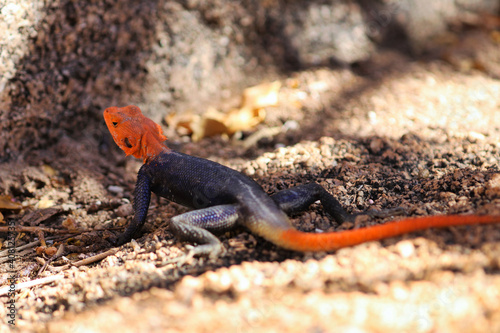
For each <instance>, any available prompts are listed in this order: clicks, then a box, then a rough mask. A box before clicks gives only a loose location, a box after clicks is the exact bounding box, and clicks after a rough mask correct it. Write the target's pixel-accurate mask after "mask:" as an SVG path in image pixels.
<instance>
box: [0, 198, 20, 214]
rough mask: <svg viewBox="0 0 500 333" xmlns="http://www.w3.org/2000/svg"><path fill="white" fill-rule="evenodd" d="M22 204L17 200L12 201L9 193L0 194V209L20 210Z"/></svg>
mask: <svg viewBox="0 0 500 333" xmlns="http://www.w3.org/2000/svg"><path fill="white" fill-rule="evenodd" d="M21 208H23V206H22V205H21V204H20V203H19V202H15V201H13V199H12V197H11V196H10V195H0V209H4V210H21Z"/></svg>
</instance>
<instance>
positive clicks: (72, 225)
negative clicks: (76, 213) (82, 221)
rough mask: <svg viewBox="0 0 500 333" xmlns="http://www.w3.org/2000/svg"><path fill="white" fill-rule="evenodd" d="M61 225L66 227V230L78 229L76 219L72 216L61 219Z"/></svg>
mask: <svg viewBox="0 0 500 333" xmlns="http://www.w3.org/2000/svg"><path fill="white" fill-rule="evenodd" d="M62 226H63V227H65V228H66V229H68V231H71V232H73V231H78V226H77V225H76V221H75V219H74V218H72V217H68V218H67V219H66V220H64V221H63V223H62Z"/></svg>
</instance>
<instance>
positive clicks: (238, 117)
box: [225, 106, 266, 134]
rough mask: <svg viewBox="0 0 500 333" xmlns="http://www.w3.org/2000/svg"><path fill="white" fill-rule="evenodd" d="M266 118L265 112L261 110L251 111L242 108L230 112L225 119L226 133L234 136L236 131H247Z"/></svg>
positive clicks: (247, 108)
mask: <svg viewBox="0 0 500 333" xmlns="http://www.w3.org/2000/svg"><path fill="white" fill-rule="evenodd" d="M265 118H266V111H265V110H264V109H262V108H256V109H252V108H249V107H246V106H244V107H242V108H241V109H235V110H231V111H230V112H229V113H228V114H227V117H226V119H225V124H226V126H227V133H228V134H234V133H235V132H238V131H245V130H248V129H250V128H252V127H254V126H256V125H257V124H259V123H261V122H262V121H263V120H264V119H265Z"/></svg>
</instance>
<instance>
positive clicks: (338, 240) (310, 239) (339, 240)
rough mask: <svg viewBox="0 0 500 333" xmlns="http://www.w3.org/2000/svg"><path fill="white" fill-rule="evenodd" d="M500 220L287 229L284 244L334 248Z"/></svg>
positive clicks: (431, 219)
mask: <svg viewBox="0 0 500 333" xmlns="http://www.w3.org/2000/svg"><path fill="white" fill-rule="evenodd" d="M490 223H500V216H494V215H440V216H424V217H417V218H409V219H404V220H400V221H394V222H388V223H385V224H381V225H377V226H373V227H367V228H360V229H355V230H348V231H340V232H325V233H308V232H302V231H298V230H295V229H289V230H286V231H283V232H282V234H281V237H280V239H279V244H278V245H280V246H282V247H284V248H287V249H289V250H295V251H332V250H336V249H340V248H343V247H348V246H353V245H357V244H361V243H364V242H368V241H373V240H380V239H384V238H389V237H393V236H398V235H402V234H406V233H409V232H412V231H417V230H424V229H429V228H443V227H450V226H458V225H470V224H490Z"/></svg>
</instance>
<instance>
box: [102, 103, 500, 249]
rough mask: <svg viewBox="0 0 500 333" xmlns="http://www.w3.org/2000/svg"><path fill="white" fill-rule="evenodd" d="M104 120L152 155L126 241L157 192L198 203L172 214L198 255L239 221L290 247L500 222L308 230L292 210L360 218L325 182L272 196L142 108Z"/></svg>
mask: <svg viewBox="0 0 500 333" xmlns="http://www.w3.org/2000/svg"><path fill="white" fill-rule="evenodd" d="M104 119H105V121H106V125H107V127H108V129H109V131H110V132H111V135H112V136H113V139H114V141H115V142H116V144H117V145H118V146H119V147H120V148H121V149H122V150H123V151H124V152H125V153H126V154H127V156H129V155H132V156H134V157H136V158H142V159H143V160H144V164H143V165H142V167H141V168H140V170H139V172H138V175H137V183H136V186H135V190H134V199H133V208H134V217H133V220H132V221H131V223H130V225H129V226H128V228H127V229H126V231H125V232H124V233H123V234H121V235H120V237H119V239H118V244H124V243H126V242H128V241H130V240H131V239H132V237H133V236H134V235H135V234H136V233H137V232H138V231H139V230H140V229H141V227H142V226H143V224H144V222H145V221H146V216H147V212H148V208H149V203H150V199H151V192H153V193H155V194H157V195H159V196H161V197H164V198H167V199H168V200H170V201H174V202H176V203H179V204H181V205H184V206H187V207H190V208H194V209H195V210H192V211H189V212H187V213H184V214H181V215H178V216H175V217H173V218H172V219H171V220H170V229H171V231H172V232H173V233H174V234H175V235H177V236H178V237H180V238H181V239H184V240H189V241H192V242H196V243H197V244H198V246H196V247H195V248H194V249H193V254H194V255H213V256H217V255H218V254H220V253H221V251H222V250H223V246H222V243H221V242H220V241H219V239H218V238H217V237H216V236H214V234H213V232H221V231H225V230H228V229H230V228H232V227H234V226H236V225H242V226H244V227H246V228H248V229H249V230H250V231H251V232H252V233H254V234H256V235H258V236H261V237H262V238H264V239H266V240H268V241H270V242H272V243H274V244H276V245H278V246H281V247H283V248H286V249H290V250H295V251H332V250H336V249H339V248H342V247H347V246H353V245H356V244H360V243H363V242H367V241H372V240H380V239H383V238H388V237H391V236H396V235H401V234H404V233H409V232H412V231H416V230H422V229H428V228H434V227H447V226H457V225H467V224H486V223H498V222H500V216H490V215H441V216H425V217H417V218H407V219H403V220H400V221H396V222H388V223H385V224H381V225H377V226H372V227H366V228H359V229H355V230H348V231H341V232H324V233H308V232H301V231H298V230H296V229H295V228H293V227H292V225H291V223H290V220H289V219H288V216H287V214H292V213H297V212H301V211H304V210H305V209H307V208H308V207H309V205H311V204H312V203H313V202H315V201H317V200H320V201H321V203H322V206H323V208H324V209H325V210H326V212H327V213H328V214H329V215H331V216H332V217H333V218H334V219H335V220H336V221H337V222H339V223H342V222H345V221H354V219H355V217H356V215H355V214H348V213H347V212H346V211H345V210H344V209H343V208H342V206H341V204H340V203H339V202H338V201H337V200H336V199H335V198H334V197H333V196H332V195H330V194H329V193H328V192H327V191H326V190H325V189H324V188H323V187H321V186H320V185H319V184H317V183H310V184H305V185H300V186H297V187H293V188H290V189H286V190H283V191H281V192H278V193H276V194H274V195H272V196H269V195H267V194H266V193H265V192H264V190H263V189H262V187H261V186H260V185H258V184H257V183H256V182H255V181H254V180H252V179H251V178H249V177H247V176H246V175H243V174H242V173H240V172H238V171H235V170H233V169H230V168H228V167H226V166H223V165H221V164H219V163H216V162H213V161H209V160H206V159H202V158H198V157H194V156H189V155H186V154H182V153H180V152H177V151H174V150H172V149H170V148H168V147H167V146H166V145H165V144H164V143H163V141H165V140H166V139H167V138H166V137H165V136H164V135H163V133H162V129H161V127H160V126H159V125H158V124H156V123H155V122H153V121H152V120H151V119H149V118H147V117H145V116H144V115H143V114H142V112H141V110H140V109H139V108H138V107H137V106H133V105H130V106H126V107H123V108H119V107H110V108H108V109H106V110H105V111H104ZM362 214H363V213H362Z"/></svg>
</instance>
